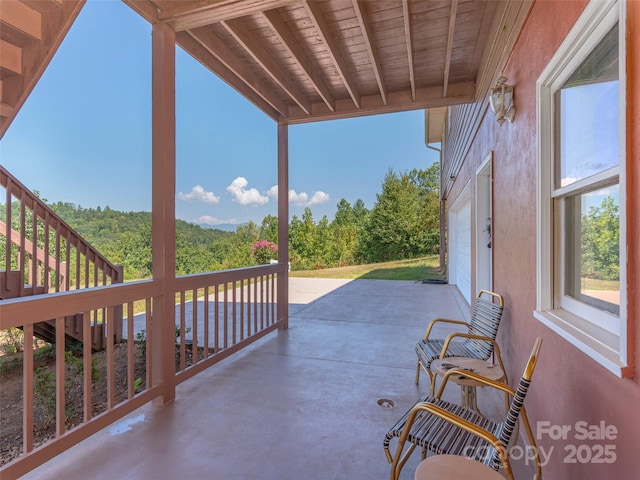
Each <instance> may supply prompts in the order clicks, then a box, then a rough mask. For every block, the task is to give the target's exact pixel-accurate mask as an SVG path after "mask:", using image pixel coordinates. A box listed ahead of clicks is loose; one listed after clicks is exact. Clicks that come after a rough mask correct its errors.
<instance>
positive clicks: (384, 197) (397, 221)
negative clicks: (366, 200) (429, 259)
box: [360, 164, 439, 262]
mask: <svg viewBox="0 0 640 480" xmlns="http://www.w3.org/2000/svg"><path fill="white" fill-rule="evenodd" d="M437 169H438V164H434V165H433V166H432V167H431V168H430V169H428V170H427V171H421V170H412V171H411V172H409V173H402V174H397V173H395V172H394V171H393V170H392V169H389V171H388V172H387V175H386V176H385V178H384V181H383V182H382V193H379V194H378V195H377V196H376V204H375V205H374V207H373V210H372V211H371V214H370V215H369V217H368V222H367V224H366V226H365V229H364V230H365V231H364V236H363V241H362V242H361V245H360V251H361V254H362V256H363V257H364V258H365V259H366V260H367V261H369V262H381V261H388V260H397V259H403V258H413V257H417V256H422V255H426V254H428V253H433V252H435V251H437V248H438V238H439V237H438V234H437V228H438V221H437V220H438V211H439V210H438V191H437V190H438V189H437V183H436V181H435V179H436V178H437V173H438V170H437Z"/></svg>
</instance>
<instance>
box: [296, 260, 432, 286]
mask: <svg viewBox="0 0 640 480" xmlns="http://www.w3.org/2000/svg"><path fill="white" fill-rule="evenodd" d="M439 268H440V256H439V255H430V256H428V257H422V258H414V259H411V260H398V261H394V262H385V263H370V264H367V265H353V266H349V267H338V268H325V269H323V270H301V271H292V272H290V273H289V276H290V277H306V278H349V279H354V278H363V279H368V280H413V281H419V280H441V279H443V278H444V275H443V274H442V273H441V272H440V270H439Z"/></svg>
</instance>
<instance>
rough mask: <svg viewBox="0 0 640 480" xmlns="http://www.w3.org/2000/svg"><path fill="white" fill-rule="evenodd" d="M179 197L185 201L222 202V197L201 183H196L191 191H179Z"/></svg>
mask: <svg viewBox="0 0 640 480" xmlns="http://www.w3.org/2000/svg"><path fill="white" fill-rule="evenodd" d="M178 199H179V200H184V201H185V202H203V203H220V197H218V196H216V195H214V193H213V192H207V191H205V189H204V188H202V187H201V186H200V185H196V186H195V187H193V188H192V189H191V191H190V192H189V193H182V192H179V193H178Z"/></svg>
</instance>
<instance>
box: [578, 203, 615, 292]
mask: <svg viewBox="0 0 640 480" xmlns="http://www.w3.org/2000/svg"><path fill="white" fill-rule="evenodd" d="M581 255H582V275H583V276H584V277H587V278H598V279H602V280H620V212H619V208H618V205H616V203H615V201H614V199H613V197H610V196H609V197H606V198H604V199H603V200H602V203H601V204H600V205H599V206H592V207H591V208H589V211H588V212H587V213H586V214H583V215H582V252H581Z"/></svg>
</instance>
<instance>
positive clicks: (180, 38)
mask: <svg viewBox="0 0 640 480" xmlns="http://www.w3.org/2000/svg"><path fill="white" fill-rule="evenodd" d="M176 43H177V44H178V45H180V47H182V48H183V49H184V50H185V51H187V52H189V53H190V54H192V55H194V57H195V58H197V59H199V60H200V62H201V63H202V64H203V65H204V66H205V67H206V68H208V69H209V70H210V71H211V72H213V73H214V74H215V75H217V76H218V77H219V78H220V79H222V80H223V81H224V82H226V83H227V84H228V85H229V86H230V87H231V88H233V89H234V90H236V91H237V92H238V93H239V94H240V95H242V96H244V97H245V98H246V99H247V100H249V101H250V102H251V103H253V104H254V105H255V106H256V107H258V108H259V109H260V110H262V111H263V112H264V113H266V114H267V115H268V116H269V117H271V118H272V119H273V120H275V121H279V120H280V119H281V118H282V113H280V112H279V111H278V110H276V109H275V108H274V107H273V106H272V105H271V104H270V103H268V102H267V101H266V100H264V98H262V96H260V95H258V94H257V93H256V92H255V91H254V90H253V89H252V88H251V87H250V86H249V85H247V84H246V83H245V82H244V80H243V79H241V78H240V77H238V76H237V75H236V74H235V73H233V72H232V71H231V70H230V69H229V68H227V67H226V66H225V65H224V64H223V63H222V62H221V61H219V60H218V59H217V58H216V57H215V56H214V55H213V54H212V53H211V52H210V51H209V50H208V49H207V48H206V47H203V46H202V43H201V42H200V40H198V39H196V38H195V37H194V36H193V33H192V32H190V31H186V32H178V33H177V34H176ZM282 108H283V109H284V108H286V107H285V106H284V105H283V106H282Z"/></svg>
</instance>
